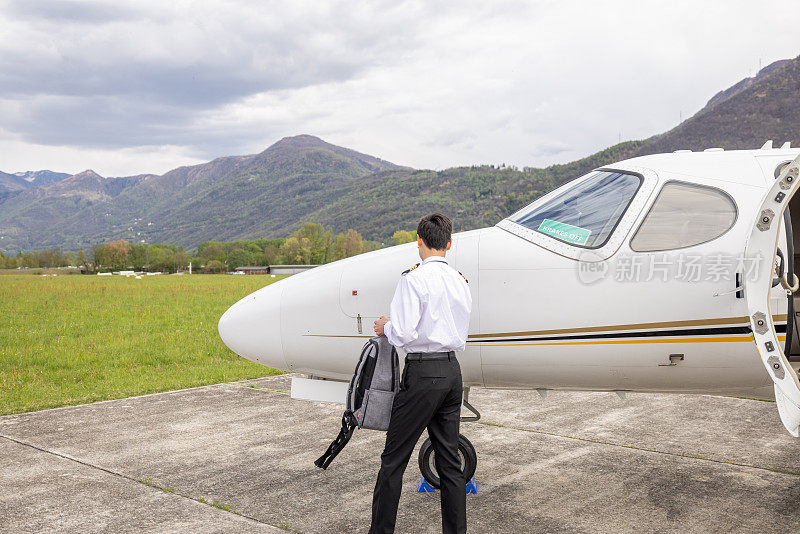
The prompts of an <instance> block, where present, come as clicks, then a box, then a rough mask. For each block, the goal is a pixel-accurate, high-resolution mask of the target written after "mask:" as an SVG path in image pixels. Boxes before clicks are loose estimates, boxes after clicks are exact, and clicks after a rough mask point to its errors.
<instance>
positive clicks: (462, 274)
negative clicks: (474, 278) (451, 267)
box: [458, 271, 469, 284]
mask: <svg viewBox="0 0 800 534" xmlns="http://www.w3.org/2000/svg"><path fill="white" fill-rule="evenodd" d="M458 274H460V275H461V278H463V279H464V281H465V282H466V283H468V284H469V280H467V277H466V276H464V273H462V272H461V271H458Z"/></svg>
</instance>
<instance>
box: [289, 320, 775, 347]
mask: <svg viewBox="0 0 800 534" xmlns="http://www.w3.org/2000/svg"><path fill="white" fill-rule="evenodd" d="M772 319H773V321H786V314H785V313H783V314H775V315H773V316H772ZM749 324H750V318H749V317H746V316H743V317H719V318H715V319H693V320H688V321H663V322H658V323H632V324H618V325H607V326H587V327H578V328H557V329H552V330H530V331H527V332H499V333H496V334H472V335H469V336H467V338H468V339H469V340H480V339H486V338H495V337H511V336H544V335H553V334H575V333H582V332H619V331H630V330H633V331H635V330H647V331H652V330H655V329H663V328H676V327H687V326H720V325H737V326H748V325H749ZM303 335H304V336H305V337H331V338H333V337H347V338H361V339H369V338H371V337H373V336H371V335H364V334H362V335H347V334H303ZM784 337H785V336H784ZM778 339H781V336H778ZM694 340H696V341H694ZM680 341H686V342H697V343H707V342H709V341H712V342H720V343H726V342H735V341H753V336H752V334H751V335H750V336H749V337H745V338H743V337H735V336H717V337H713V338H712V337H702V338H688V337H686V338H674V339H673V338H657V339H630V340H586V341H563V342H559V341H551V342H539V343H537V342H536V340H530V342H525V343H491V344H488V343H487V344H480V343H479V342H478V343H474V344H472V346H477V347H489V346H519V345H533V344H538V345H579V344H585V343H594V344H614V343H616V344H620V343H678V342H680Z"/></svg>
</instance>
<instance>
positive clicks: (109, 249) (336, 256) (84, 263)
mask: <svg viewBox="0 0 800 534" xmlns="http://www.w3.org/2000/svg"><path fill="white" fill-rule="evenodd" d="M416 238H417V237H416V232H413V231H407V230H398V231H396V232H395V233H394V235H393V236H392V242H391V244H398V245H399V244H402V243H408V242H411V241H414V240H416ZM383 246H385V244H383V243H378V242H375V241H367V240H365V239H364V238H363V237H362V236H361V234H360V233H358V232H357V231H355V230H353V229H350V230H348V231H347V232H342V233H338V234H335V233H333V231H331V230H329V229H326V228H325V227H324V226H323V225H321V224H319V223H310V222H307V223H305V224H303V226H302V227H301V228H300V229H299V230H297V231H296V232H294V233H293V234H292V235H291V236H290V237H288V238H275V239H253V240H240V241H204V242H203V243H200V245H199V246H198V247H197V252H194V253H189V252H186V251H185V250H184V249H183V247H179V246H176V245H169V244H152V245H151V244H145V243H130V242H128V241H126V240H124V239H119V240H116V241H110V242H108V243H102V244H99V245H96V246H94V247H93V248H92V249H91V250H90V251H89V254H87V253H86V251H83V250H79V251H76V252H62V251H61V250H60V249H48V250H37V251H33V252H26V253H19V254H17V255H16V256H6V255H4V254H2V253H0V269H16V268H20V267H22V268H25V267H27V268H52V267H68V266H77V267H84V268H85V269H86V270H88V271H91V272H103V271H118V270H127V269H130V270H134V271H149V272H157V271H160V272H170V273H173V272H178V271H185V270H187V269H188V266H189V263H190V262H191V264H192V267H193V269H194V270H195V272H205V273H220V272H226V271H233V270H234V269H236V268H237V267H245V266H260V265H287V264H288V265H317V264H323V263H329V262H331V261H336V260H340V259H343V258H348V257H350V256H355V255H357V254H361V253H363V252H369V251H371V250H376V249H378V248H381V247H383Z"/></svg>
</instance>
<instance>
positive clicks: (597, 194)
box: [511, 171, 642, 248]
mask: <svg viewBox="0 0 800 534" xmlns="http://www.w3.org/2000/svg"><path fill="white" fill-rule="evenodd" d="M641 183H642V179H641V177H640V176H638V175H635V174H628V173H622V172H618V171H595V172H592V173H591V174H589V175H587V176H586V177H585V179H583V180H579V181H578V182H577V183H576V184H575V185H573V186H572V187H569V188H567V189H566V190H565V191H564V192H563V193H561V194H559V195H557V196H556V197H554V198H552V199H550V200H549V201H547V202H545V203H544V204H540V205H535V204H534V205H533V206H532V207H531V208H530V209H529V208H525V209H523V210H520V211H519V212H517V213H515V214H514V215H512V216H511V220H512V221H513V222H515V223H517V224H521V225H522V226H526V227H528V228H531V229H533V230H536V231H537V232H540V233H542V234H545V235H547V236H550V237H552V238H554V239H558V240H559V241H564V242H566V243H569V244H571V245H575V246H578V247H584V248H599V247H601V246H603V245H604V244H605V243H606V241H608V238H609V237H610V236H611V232H612V231H613V230H614V228H615V227H616V226H617V223H618V222H619V220H620V219H621V218H622V215H623V214H624V213H625V210H626V209H627V208H628V205H629V204H630V203H631V200H632V199H633V197H634V195H635V194H636V191H637V190H638V189H639V186H640V185H641Z"/></svg>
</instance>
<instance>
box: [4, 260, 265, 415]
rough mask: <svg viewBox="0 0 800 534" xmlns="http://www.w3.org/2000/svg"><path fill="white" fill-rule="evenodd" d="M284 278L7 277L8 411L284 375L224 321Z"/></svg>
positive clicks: (6, 410) (5, 392)
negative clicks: (244, 345)
mask: <svg viewBox="0 0 800 534" xmlns="http://www.w3.org/2000/svg"><path fill="white" fill-rule="evenodd" d="M280 278H281V277H277V278H270V277H267V276H224V275H191V276H167V275H163V276H147V277H142V279H141V280H136V279H134V278H132V277H131V278H127V277H122V276H89V275H86V276H79V275H77V276H76V275H73V276H57V277H41V276H29V275H8V276H2V277H0V415H4V414H10V413H16V412H23V411H31V410H40V409H42V408H52V407H56V406H65V405H71V404H81V403H87V402H93V401H97V400H104V399H114V398H121V397H128V396H131V395H140V394H143V393H154V392H158V391H167V390H172V389H180V388H186V387H192V386H200V385H205V384H214V383H218V382H226V381H231V380H242V379H246V378H256V377H259V376H265V375H268V374H275V373H276V371H275V370H274V369H270V368H267V367H263V366H260V365H257V364H255V363H252V362H250V361H248V360H245V359H244V358H241V357H239V356H237V355H236V354H234V353H233V352H231V351H230V350H229V349H228V348H227V347H225V345H224V344H223V343H222V341H221V340H220V338H219V334H218V333H217V321H218V320H219V317H220V316H221V315H222V313H223V312H224V311H225V310H226V309H227V308H228V307H229V306H230V305H231V304H233V303H234V302H236V301H237V300H239V299H240V298H242V297H244V296H245V295H247V294H249V293H251V292H253V291H255V290H256V289H258V288H260V287H263V286H264V285H267V284H269V283H271V282H274V281H277V280H279V279H280Z"/></svg>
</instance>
